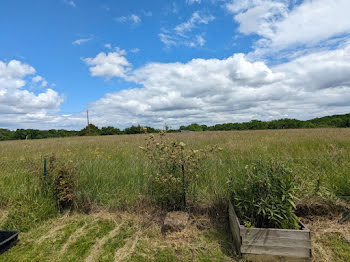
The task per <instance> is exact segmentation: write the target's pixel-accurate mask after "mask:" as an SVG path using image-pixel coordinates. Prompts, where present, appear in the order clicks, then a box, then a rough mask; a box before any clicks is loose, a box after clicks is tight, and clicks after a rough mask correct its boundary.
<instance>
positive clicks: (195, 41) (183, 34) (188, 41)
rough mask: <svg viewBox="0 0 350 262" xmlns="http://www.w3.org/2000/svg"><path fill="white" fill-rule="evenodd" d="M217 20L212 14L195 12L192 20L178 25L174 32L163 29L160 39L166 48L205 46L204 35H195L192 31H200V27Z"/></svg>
mask: <svg viewBox="0 0 350 262" xmlns="http://www.w3.org/2000/svg"><path fill="white" fill-rule="evenodd" d="M214 19H215V17H214V16H212V15H210V14H205V13H203V12H199V11H196V12H194V13H193V14H192V15H191V17H190V19H188V20H187V21H185V22H183V23H181V24H179V25H177V26H175V27H174V29H172V30H166V29H162V32H161V33H159V35H158V36H159V39H160V41H161V42H163V44H165V46H166V47H170V46H176V45H185V46H190V47H197V46H203V45H204V44H205V42H206V41H205V39H204V38H203V36H202V34H198V33H197V34H195V35H193V33H192V31H194V30H195V29H199V26H200V25H203V24H204V25H207V24H209V23H210V22H212V21H213V20H214Z"/></svg>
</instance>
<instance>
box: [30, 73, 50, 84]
mask: <svg viewBox="0 0 350 262" xmlns="http://www.w3.org/2000/svg"><path fill="white" fill-rule="evenodd" d="M32 82H33V83H35V84H38V83H40V82H41V87H46V86H47V84H48V82H47V81H46V80H45V78H43V77H42V76H39V75H37V76H35V77H33V78H32Z"/></svg>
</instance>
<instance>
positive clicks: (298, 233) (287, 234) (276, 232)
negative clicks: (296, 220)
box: [240, 226, 310, 240]
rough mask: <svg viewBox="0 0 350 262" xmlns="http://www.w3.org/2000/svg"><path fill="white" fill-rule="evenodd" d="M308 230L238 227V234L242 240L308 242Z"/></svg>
mask: <svg viewBox="0 0 350 262" xmlns="http://www.w3.org/2000/svg"><path fill="white" fill-rule="evenodd" d="M309 233H310V231H309V230H291V229H276V228H246V227H242V226H241V227H240V234H241V237H242V238H243V239H256V238H259V239H266V238H269V237H275V238H279V237H280V238H291V239H296V240H297V239H298V240H310V234H309Z"/></svg>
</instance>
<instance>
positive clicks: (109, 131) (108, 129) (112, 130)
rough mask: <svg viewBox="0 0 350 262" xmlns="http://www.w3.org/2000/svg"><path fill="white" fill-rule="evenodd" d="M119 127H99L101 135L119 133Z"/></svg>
mask: <svg viewBox="0 0 350 262" xmlns="http://www.w3.org/2000/svg"><path fill="white" fill-rule="evenodd" d="M120 134H121V132H120V129H118V128H115V127H113V126H107V127H102V128H101V135H102V136H108V135H120Z"/></svg>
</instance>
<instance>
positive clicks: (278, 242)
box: [228, 201, 312, 262]
mask: <svg viewBox="0 0 350 262" xmlns="http://www.w3.org/2000/svg"><path fill="white" fill-rule="evenodd" d="M228 205H229V208H228V209H229V219H230V228H231V232H232V238H233V243H234V247H235V249H236V252H237V254H240V255H242V256H243V257H244V258H246V259H249V260H251V261H259V262H260V261H261V262H263V261H286V262H294V261H298V262H299V261H311V257H312V254H311V232H310V230H309V229H307V228H306V227H305V225H303V224H302V223H300V226H301V229H300V230H291V229H275V228H247V227H245V226H243V225H241V224H240V222H239V219H238V217H237V215H236V213H235V210H234V208H233V206H232V203H231V201H229V203H228Z"/></svg>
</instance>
